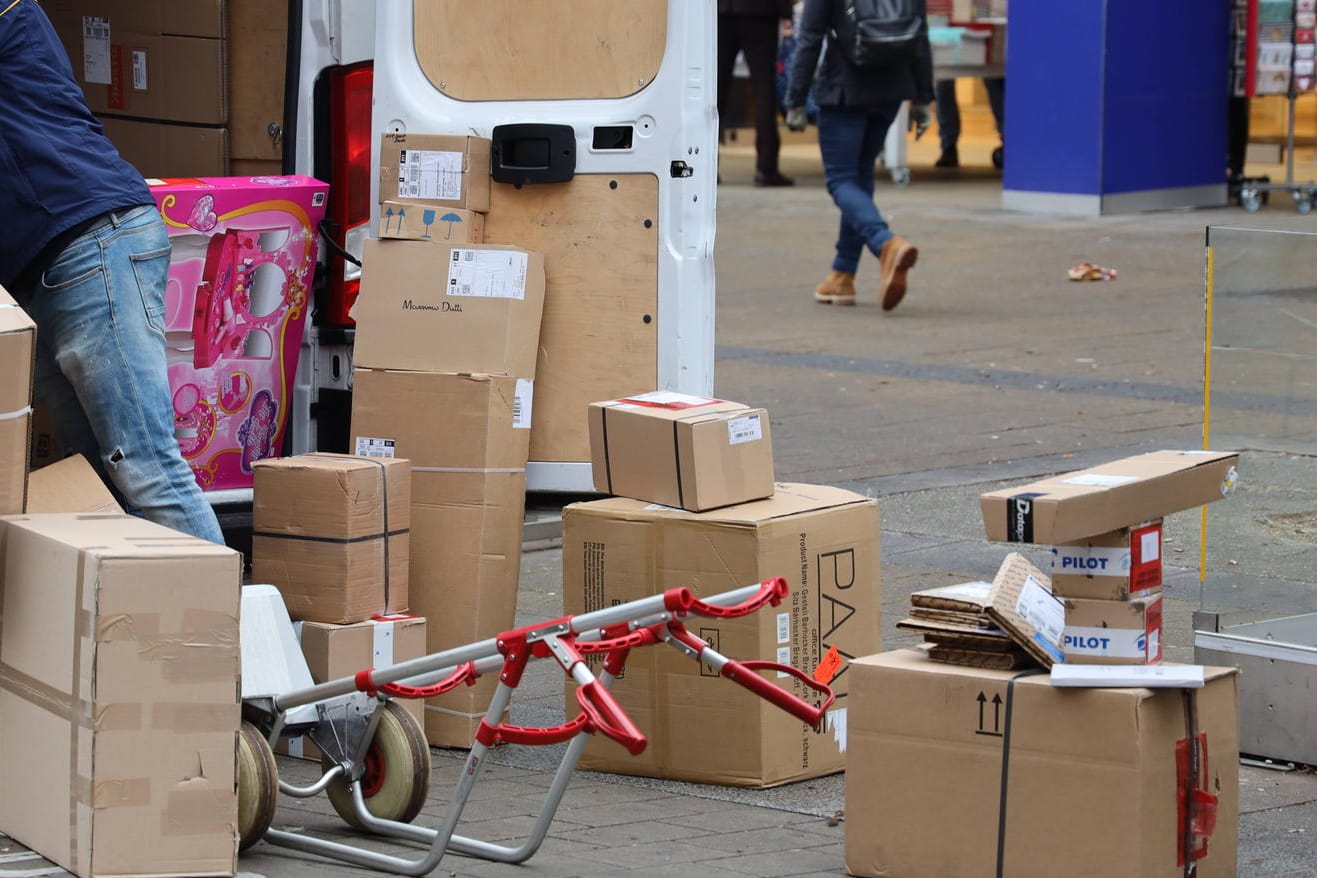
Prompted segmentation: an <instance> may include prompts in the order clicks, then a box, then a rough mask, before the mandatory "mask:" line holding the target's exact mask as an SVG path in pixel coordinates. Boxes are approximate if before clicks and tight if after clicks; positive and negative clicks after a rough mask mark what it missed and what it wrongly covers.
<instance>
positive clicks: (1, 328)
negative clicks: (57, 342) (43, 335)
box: [0, 286, 37, 335]
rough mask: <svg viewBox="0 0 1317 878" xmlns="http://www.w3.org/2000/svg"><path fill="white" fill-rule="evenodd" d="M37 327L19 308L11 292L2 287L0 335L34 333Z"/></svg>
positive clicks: (0, 287)
mask: <svg viewBox="0 0 1317 878" xmlns="http://www.w3.org/2000/svg"><path fill="white" fill-rule="evenodd" d="M36 328H37V325H36V324H35V323H33V322H32V318H31V317H29V316H27V312H26V311H24V310H23V309H22V308H20V307H19V305H18V303H17V302H15V301H14V298H13V296H11V295H9V291H8V290H6V289H5V288H4V287H2V286H0V335H4V334H6V333H10V332H34V331H35V330H36Z"/></svg>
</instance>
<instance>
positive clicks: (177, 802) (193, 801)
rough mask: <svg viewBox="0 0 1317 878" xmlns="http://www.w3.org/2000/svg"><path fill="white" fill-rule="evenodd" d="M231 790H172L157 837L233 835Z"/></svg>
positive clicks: (234, 818) (234, 817) (234, 830)
mask: <svg viewBox="0 0 1317 878" xmlns="http://www.w3.org/2000/svg"><path fill="white" fill-rule="evenodd" d="M234 805H235V799H234V795H233V790H232V789H231V788H230V789H215V788H212V787H209V786H207V787H205V788H202V787H200V786H198V788H196V789H183V790H174V791H173V792H171V793H170V794H169V795H168V796H167V797H166V799H165V810H164V813H162V814H161V815H160V834H161V835H164V836H167V837H172V836H179V835H234V834H236V832H237V826H236V824H237V813H236V809H235V807H234Z"/></svg>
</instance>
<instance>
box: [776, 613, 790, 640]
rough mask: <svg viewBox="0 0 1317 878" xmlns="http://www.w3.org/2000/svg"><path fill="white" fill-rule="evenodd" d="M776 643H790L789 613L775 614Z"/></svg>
mask: <svg viewBox="0 0 1317 878" xmlns="http://www.w3.org/2000/svg"><path fill="white" fill-rule="evenodd" d="M777 642H778V643H790V642H791V614H790V613H778V614H777Z"/></svg>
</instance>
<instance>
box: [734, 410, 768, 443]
mask: <svg viewBox="0 0 1317 878" xmlns="http://www.w3.org/2000/svg"><path fill="white" fill-rule="evenodd" d="M763 438H764V430H763V427H762V426H761V425H760V423H759V415H746V416H745V417H742V418H732V419H731V420H730V421H728V422H727V444H729V445H743V444H745V443H746V442H754V441H756V440H758V439H763Z"/></svg>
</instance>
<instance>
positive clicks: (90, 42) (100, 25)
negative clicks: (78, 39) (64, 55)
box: [82, 15, 114, 85]
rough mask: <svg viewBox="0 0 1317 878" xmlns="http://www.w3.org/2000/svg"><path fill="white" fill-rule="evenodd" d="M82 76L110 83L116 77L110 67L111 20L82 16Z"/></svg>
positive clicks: (98, 81) (86, 78)
mask: <svg viewBox="0 0 1317 878" xmlns="http://www.w3.org/2000/svg"><path fill="white" fill-rule="evenodd" d="M82 78H83V79H85V80H87V81H88V82H97V83H101V84H102V85H109V84H110V82H111V81H112V80H113V79H114V75H113V72H112V71H111V69H110V20H109V19H108V18H93V17H92V16H89V15H85V16H83V18H82Z"/></svg>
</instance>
